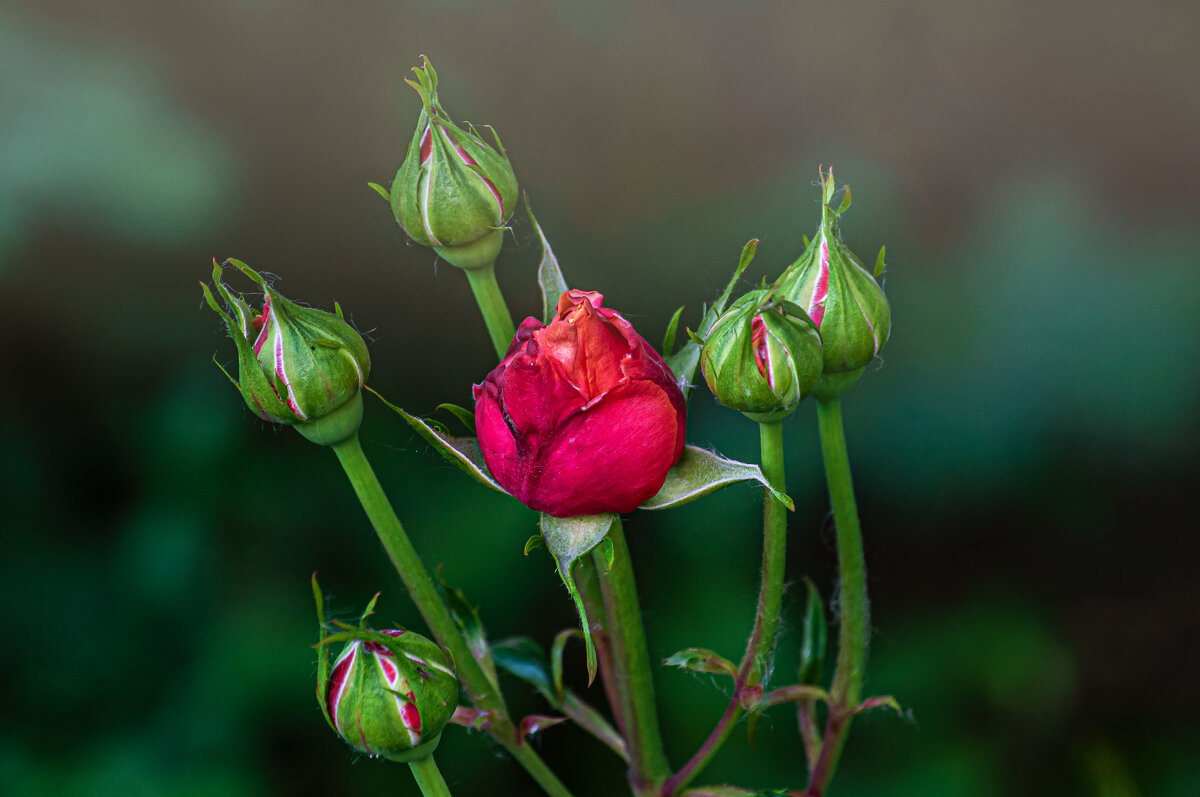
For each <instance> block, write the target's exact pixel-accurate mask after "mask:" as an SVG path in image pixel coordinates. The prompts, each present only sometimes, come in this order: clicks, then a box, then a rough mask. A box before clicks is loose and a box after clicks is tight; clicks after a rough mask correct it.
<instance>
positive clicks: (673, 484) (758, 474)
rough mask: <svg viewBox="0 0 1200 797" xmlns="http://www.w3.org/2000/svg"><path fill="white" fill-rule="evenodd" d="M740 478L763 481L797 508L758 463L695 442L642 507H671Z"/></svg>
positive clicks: (783, 499)
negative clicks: (729, 457)
mask: <svg viewBox="0 0 1200 797" xmlns="http://www.w3.org/2000/svg"><path fill="white" fill-rule="evenodd" d="M741 481H756V482H758V483H760V484H762V485H763V486H764V487H766V488H767V489H768V490H770V491H771V494H772V495H773V496H774V497H775V500H776V501H778V502H779V503H781V504H783V505H784V506H786V507H787V508H788V509H790V510H792V511H795V509H796V505H795V504H794V503H792V499H791V498H789V497H788V496H787V495H786V494H784V493H782V492H780V491H779V490H776V489H775V488H774V487H772V486H771V485H770V483H768V482H767V480H766V478H765V477H764V476H763V473H762V469H761V468H759V467H758V466H757V465H751V464H749V463H748V462H738V461H736V460H732V459H726V458H725V457H723V456H721V455H720V454H717V453H715V452H713V451H705V450H704V449H702V448H697V447H696V446H685V447H684V449H683V456H681V457H680V458H679V462H677V463H676V464H675V467H673V468H671V470H670V471H668V472H667V480H666V481H665V482H663V486H662V489H661V490H659V491H658V494H657V495H655V496H654V497H653V498H651V499H650V500H649V501H647V502H646V503H644V504H642V509H670V508H671V507H675V506H682V505H684V504H689V503H691V502H692V501H695V500H696V499H697V498H701V497H703V496H706V495H708V494H709V493H714V492H716V491H717V490H720V489H721V488H722V487H726V486H728V485H730V484H734V483H736V482H741Z"/></svg>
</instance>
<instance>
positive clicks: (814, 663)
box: [798, 578, 829, 684]
mask: <svg viewBox="0 0 1200 797" xmlns="http://www.w3.org/2000/svg"><path fill="white" fill-rule="evenodd" d="M804 584H805V587H806V588H807V591H808V599H807V601H806V602H805V605H804V626H803V630H802V632H801V635H800V667H799V670H798V674H799V676H800V683H802V684H816V683H820V681H821V672H822V669H823V668H824V666H825V647H826V644H827V642H828V636H829V634H828V629H827V628H826V624H825V604H824V602H823V601H822V600H821V592H820V590H818V589H817V585H816V584H814V583H813V582H812V579H810V578H805V579H804Z"/></svg>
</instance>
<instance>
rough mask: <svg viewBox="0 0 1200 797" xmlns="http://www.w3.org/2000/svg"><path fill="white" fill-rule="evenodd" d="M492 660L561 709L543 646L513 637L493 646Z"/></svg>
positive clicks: (523, 638) (522, 638)
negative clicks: (530, 685)
mask: <svg viewBox="0 0 1200 797" xmlns="http://www.w3.org/2000/svg"><path fill="white" fill-rule="evenodd" d="M492 660H493V661H495V662H496V666H497V667H499V668H500V669H502V670H504V671H505V672H506V673H508V674H509V675H513V676H516V677H517V678H520V679H521V680H522V681H524V682H525V683H527V684H532V685H533V687H534V688H535V689H537V690H538V692H540V693H541V695H542V697H544V698H545V699H546V702H547V703H549V704H550V705H551V706H553V707H554V708H556V709H557V708H559V702H558V696H557V695H555V694H554V683H553V681H552V680H551V678H550V669H549V667H547V666H546V654H545V652H544V651H543V650H542V647H541V645H539V644H538V643H536V642H534V641H533V640H532V639H530V638H529V637H511V638H509V639H504V640H501V641H500V642H497V643H496V644H494V645H492Z"/></svg>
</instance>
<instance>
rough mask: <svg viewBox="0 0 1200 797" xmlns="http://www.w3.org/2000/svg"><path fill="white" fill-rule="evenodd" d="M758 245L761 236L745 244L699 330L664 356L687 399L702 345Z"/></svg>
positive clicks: (684, 397) (704, 316) (684, 398)
mask: <svg viewBox="0 0 1200 797" xmlns="http://www.w3.org/2000/svg"><path fill="white" fill-rule="evenodd" d="M757 249H758V239H757V238H752V239H751V240H749V241H748V242H747V243H746V245H745V246H744V247H742V255H741V257H740V258H739V259H738V265H737V269H735V270H734V272H733V276H732V277H730V278H729V283H728V284H727V285H726V286H725V290H723V291H721V295H720V296H719V297H717V300H716V301H715V302H713V305H712V306H711V307H709V308H708V310H707V311H705V313H704V315H703V318H701V320H700V326H699V328H698V333H694V332H692V331H691V330H690V329H689V330H688V337H689V338H690V339H689V340H688V342H687V343H685V344H683V347H682V348H680V349H679V351H677V352H675V353H674V354H667V352H666V351H664V352H663V359H665V360H666V361H667V365H669V366H670V367H671V371H672V372H673V373H674V374H675V376H676V378H677V379H678V380H679V388H680V389H681V390H682V391H683V400H684V401H687V400H688V397H689V396H690V395H691V391H692V382H693V380H694V379H695V378H696V369H697V368H698V367H699V366H700V347H701V346H702V345H704V338H705V336H707V335H708V333H709V331H710V330H711V329H712V328H713V324H715V323H717V319H718V318H719V317H720V316H721V313H723V312H725V306H726V305H727V304H729V297H730V296H731V295H733V288H734V286H735V285H737V281H738V280H739V279H740V278H741V276H742V272H743V271H745V270H746V267H747V266H749V265H750V263H751V261H753V260H754V253H755V251H756V250H757Z"/></svg>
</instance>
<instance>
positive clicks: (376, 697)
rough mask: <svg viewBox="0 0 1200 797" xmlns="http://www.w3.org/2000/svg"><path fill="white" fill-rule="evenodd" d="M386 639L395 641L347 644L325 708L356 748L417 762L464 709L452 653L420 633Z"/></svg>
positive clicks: (393, 633) (394, 632) (391, 635)
mask: <svg viewBox="0 0 1200 797" xmlns="http://www.w3.org/2000/svg"><path fill="white" fill-rule="evenodd" d="M372 636H373V637H375V638H376V639H378V638H379V637H380V636H381V635H379V634H372ZM382 636H386V637H388V638H389V640H388V641H387V642H383V641H376V640H375V639H371V640H365V639H355V640H352V641H350V642H348V643H347V644H346V647H345V648H344V649H343V650H342V654H341V655H340V656H338V658H337V660H336V661H335V662H334V663H333V668H332V669H331V670H330V671H329V680H328V681H327V682H326V684H325V694H324V700H325V706H326V708H327V710H328V712H329V719H330V721H331V722H332V723H333V727H334V730H336V731H337V732H338V735H339V736H341V737H342V738H343V739H345V740H346V743H347V744H349V745H350V746H351V747H353V748H354V749H355V750H358V751H359V752H361V753H366V754H367V755H372V756H383V757H384V758H388V759H390V760H392V761H414V760H416V759H418V758H423V757H425V756H427V755H429V754H430V753H432V752H433V750H434V748H435V747H437V743H438V741H439V740H440V738H441V733H442V729H443V728H445V727H446V723H447V722H449V721H450V716H451V715H452V714H453V713H454V707H455V706H457V705H458V680H457V679H456V678H455V675H454V668H453V666H452V665H451V662H450V659H449V658H448V657H447V656H446V654H445V653H443V652H442V650H441V648H439V647H438V646H437V645H436V644H434V643H433V642H431V641H430V640H428V639H426V638H425V637H423V636H421V635H420V634H414V633H413V632H411V631H403V630H401V629H398V628H397V629H392V630H390V631H384V632H382Z"/></svg>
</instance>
